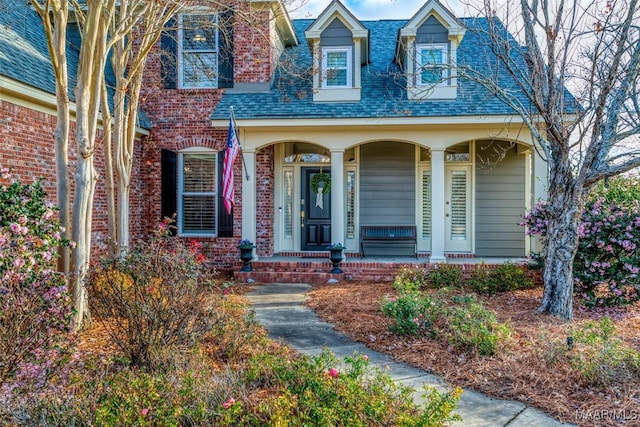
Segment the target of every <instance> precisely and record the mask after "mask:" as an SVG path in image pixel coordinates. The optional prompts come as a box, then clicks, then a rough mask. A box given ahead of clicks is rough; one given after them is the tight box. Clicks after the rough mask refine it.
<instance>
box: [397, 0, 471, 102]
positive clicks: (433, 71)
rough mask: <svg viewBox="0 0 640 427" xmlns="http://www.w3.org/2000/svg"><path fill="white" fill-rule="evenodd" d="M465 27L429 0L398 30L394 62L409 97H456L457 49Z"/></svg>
mask: <svg viewBox="0 0 640 427" xmlns="http://www.w3.org/2000/svg"><path fill="white" fill-rule="evenodd" d="M464 33H465V28H464V26H463V25H462V24H461V23H460V21H458V19H457V18H456V17H455V15H453V13H451V11H450V10H448V9H447V8H446V7H444V6H443V5H442V3H440V2H439V1H438V0H428V1H427V2H426V3H425V4H424V5H423V6H422V8H420V10H419V11H418V12H417V13H416V14H415V15H414V16H413V17H412V18H411V19H410V20H409V21H408V22H407V24H406V25H404V26H403V27H402V28H401V29H400V32H399V34H398V41H397V45H396V62H397V63H398V65H400V67H401V68H402V71H403V72H404V73H405V75H406V81H407V98H408V99H410V100H417V101H420V100H426V99H432V100H436V99H455V98H456V96H457V93H458V89H457V87H458V80H457V72H456V62H457V59H456V58H457V54H456V52H457V49H458V46H459V45H460V42H461V41H462V38H463V37H464Z"/></svg>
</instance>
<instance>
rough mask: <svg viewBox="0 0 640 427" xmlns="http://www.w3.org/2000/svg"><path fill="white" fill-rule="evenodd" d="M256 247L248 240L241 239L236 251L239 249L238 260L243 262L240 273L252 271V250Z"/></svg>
mask: <svg viewBox="0 0 640 427" xmlns="http://www.w3.org/2000/svg"><path fill="white" fill-rule="evenodd" d="M255 247H256V245H254V244H253V242H252V241H251V240H249V239H242V240H240V243H238V249H240V260H241V261H242V262H243V265H242V268H241V269H240V271H252V269H251V264H250V262H251V260H252V259H253V250H254V249H255Z"/></svg>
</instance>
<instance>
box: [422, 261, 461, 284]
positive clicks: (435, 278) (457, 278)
mask: <svg viewBox="0 0 640 427" xmlns="http://www.w3.org/2000/svg"><path fill="white" fill-rule="evenodd" d="M428 278H429V283H430V284H431V286H432V287H434V288H446V287H454V286H460V284H461V283H462V267H460V266H459V265H457V264H445V263H443V264H436V265H435V266H434V267H433V269H431V271H429V274H428Z"/></svg>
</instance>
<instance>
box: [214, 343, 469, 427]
mask: <svg viewBox="0 0 640 427" xmlns="http://www.w3.org/2000/svg"><path fill="white" fill-rule="evenodd" d="M339 362H340V361H339V360H338V359H336V358H335V356H334V355H333V354H332V353H331V352H330V351H328V350H325V351H324V352H323V353H321V354H320V355H317V356H313V357H307V356H303V357H299V358H297V359H294V360H287V359H284V358H281V357H266V358H265V357H263V356H262V357H256V359H255V360H254V361H253V363H252V368H250V369H249V372H250V380H251V381H258V382H260V383H262V384H264V383H268V384H269V385H270V387H272V388H273V387H277V388H278V389H280V390H282V393H281V394H280V395H279V396H278V397H276V398H274V399H273V403H270V404H269V405H268V406H262V407H261V413H260V414H259V418H260V421H261V425H296V426H297V425H309V426H363V427H364V426H387V425H394V426H418V425H420V426H443V425H446V424H447V423H448V422H450V421H452V420H455V419H459V418H458V417H456V416H454V415H452V414H451V412H452V410H453V409H455V407H456V400H457V398H458V397H459V395H460V393H461V390H459V389H456V390H454V391H452V392H450V393H439V392H437V391H435V390H432V391H429V392H428V395H427V397H426V401H425V404H424V405H423V406H418V405H416V404H415V403H414V401H413V399H412V393H413V390H412V389H410V388H409V387H406V386H403V385H398V384H396V383H395V382H394V381H393V379H392V378H391V377H390V376H389V375H388V374H386V373H383V372H381V371H380V370H379V369H377V368H373V367H371V366H370V365H369V361H368V358H367V357H366V356H365V355H362V354H357V353H356V354H354V355H353V356H352V357H345V359H344V364H342V365H341V364H340V363H339ZM238 416H239V418H236V419H235V421H234V422H232V423H230V424H224V423H222V424H220V423H219V424H217V425H238V424H237V419H242V417H243V415H242V414H236V417H238ZM218 422H220V420H218Z"/></svg>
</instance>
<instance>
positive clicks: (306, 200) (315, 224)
mask: <svg viewBox="0 0 640 427" xmlns="http://www.w3.org/2000/svg"><path fill="white" fill-rule="evenodd" d="M321 172H322V173H326V174H330V173H331V172H330V170H329V169H327V168H322V170H321V169H320V168H318V167H303V168H301V170H300V177H301V179H300V184H301V185H300V190H301V191H300V239H301V240H300V250H303V251H324V250H326V249H327V246H329V245H330V244H331V197H330V192H329V191H327V192H325V190H324V188H325V187H324V184H325V183H324V182H323V181H322V180H318V178H315V179H314V177H315V176H316V175H318V174H320V173H321Z"/></svg>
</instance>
